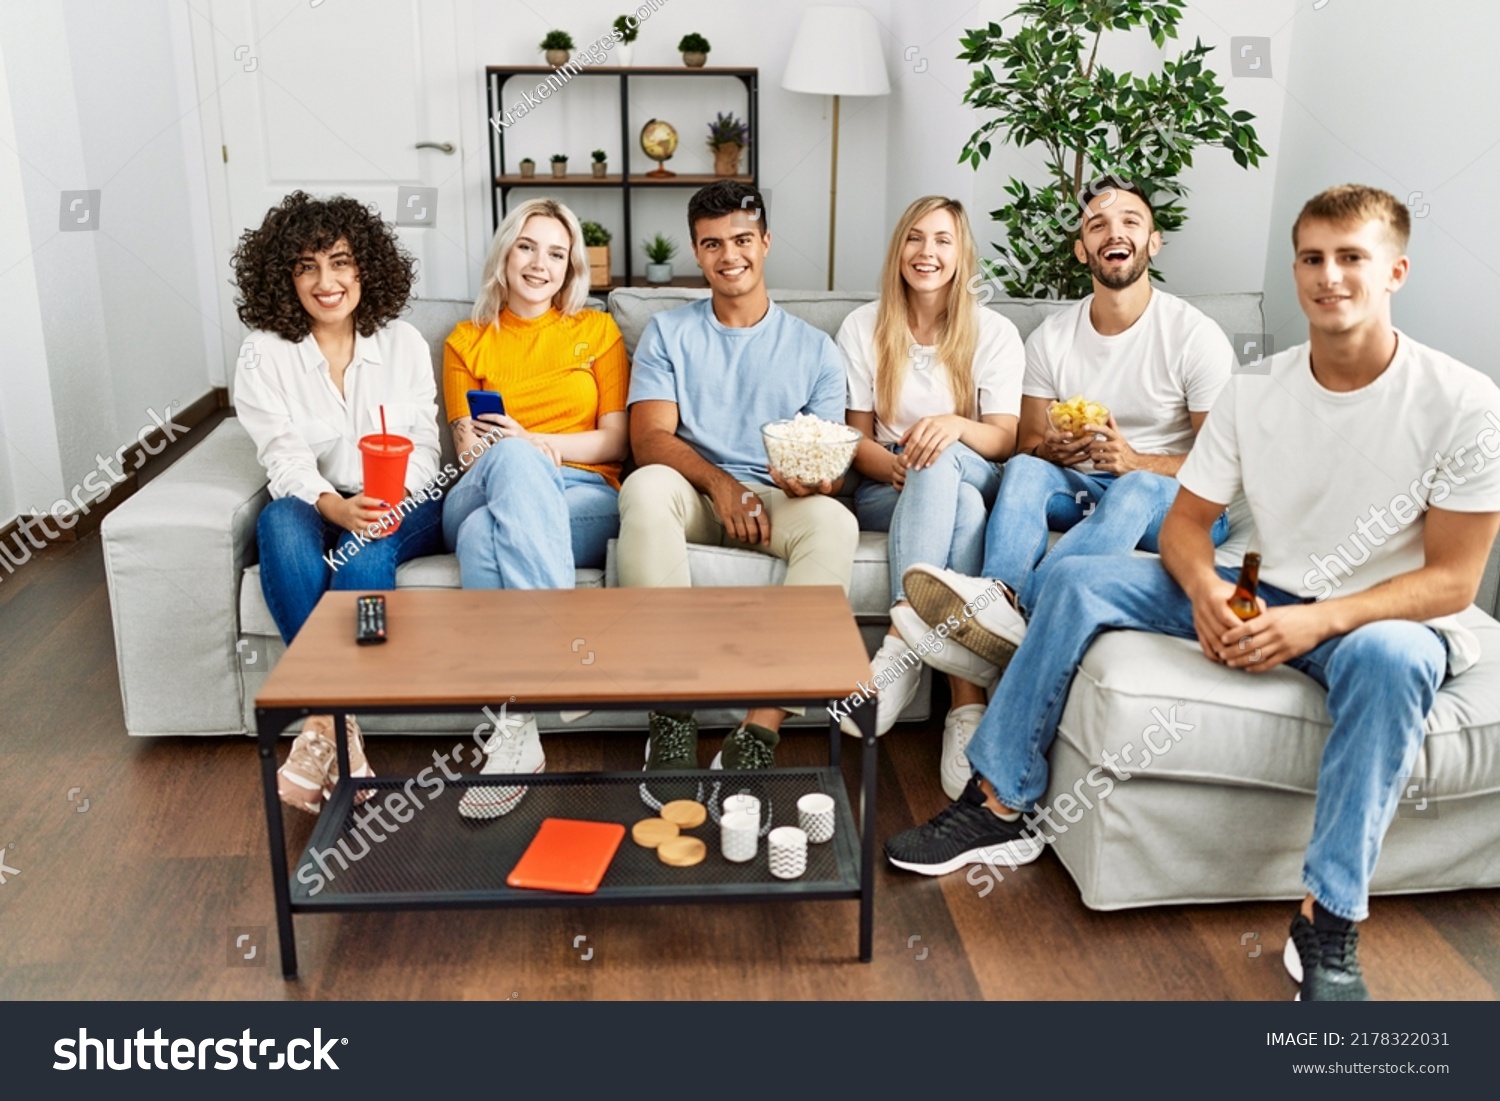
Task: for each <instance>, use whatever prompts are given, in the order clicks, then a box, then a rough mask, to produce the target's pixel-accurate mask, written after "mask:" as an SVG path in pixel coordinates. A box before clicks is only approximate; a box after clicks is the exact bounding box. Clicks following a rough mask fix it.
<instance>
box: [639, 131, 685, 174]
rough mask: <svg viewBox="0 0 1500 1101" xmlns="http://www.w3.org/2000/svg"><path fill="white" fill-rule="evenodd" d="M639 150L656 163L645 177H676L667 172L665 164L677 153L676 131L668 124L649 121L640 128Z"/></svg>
mask: <svg viewBox="0 0 1500 1101" xmlns="http://www.w3.org/2000/svg"><path fill="white" fill-rule="evenodd" d="M641 150H642V151H643V152H644V153H645V154H646V156H648V157H650V158H651V159H652V160H653V161H655V162H656V168H655V169H654V170H653V171H651V172H647V173H646V175H648V176H654V177H656V178H658V179H661V178H663V177H666V176H675V175H677V173H675V172H668V171H667V168H666V164H665V162H666V161H669V160H671V159H672V154H673V153H675V152H677V131H676V129H675V128H674V127H673V126H672V124H671V123H670V122H664V121H662V120H661V119H651V120H650V121H648V122H647V123H646V125H645V126H642V127H641Z"/></svg>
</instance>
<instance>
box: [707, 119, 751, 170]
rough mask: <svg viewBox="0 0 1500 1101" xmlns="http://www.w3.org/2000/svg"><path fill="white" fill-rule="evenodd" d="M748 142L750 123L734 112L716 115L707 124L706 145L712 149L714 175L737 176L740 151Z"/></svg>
mask: <svg viewBox="0 0 1500 1101" xmlns="http://www.w3.org/2000/svg"><path fill="white" fill-rule="evenodd" d="M749 144H750V125H749V124H748V123H746V122H745V121H744V120H743V119H737V118H735V117H734V113H733V112H730V113H729V114H727V115H718V116H716V117H715V118H714V121H713V122H711V123H709V124H708V147H709V148H710V149H712V150H713V151H714V175H716V176H737V175H739V172H740V151H741V150H742V149H744V148H745V146H747V145H749Z"/></svg>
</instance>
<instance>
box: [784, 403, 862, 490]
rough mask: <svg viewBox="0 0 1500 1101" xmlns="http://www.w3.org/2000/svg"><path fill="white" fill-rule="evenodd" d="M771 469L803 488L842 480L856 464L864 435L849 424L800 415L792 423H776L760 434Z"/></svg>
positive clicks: (790, 421)
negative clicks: (853, 464)
mask: <svg viewBox="0 0 1500 1101" xmlns="http://www.w3.org/2000/svg"><path fill="white" fill-rule="evenodd" d="M760 435H761V440H762V441H763V442H764V443H765V445H766V458H767V459H769V460H770V463H771V469H772V470H778V471H780V472H781V474H782V475H783V476H784V477H786V478H795V479H796V480H797V481H799V482H801V483H802V484H803V485H810V486H815V485H817V484H818V483H819V482H824V481H828V482H833V481H837V480H838V479H839V478H842V477H843V476H844V474H845V472H846V471H848V469H849V465H850V464H851V463H852V462H853V461H854V449H855V448H856V447H857V446H858V445H859V441H860V437H861V435H862V434H861V433H860V431H859V430H858V429H857V428H850V427H849V426H848V425H847V424H838V423H836V422H834V421H825V420H823V419H821V418H820V417H812V416H808V415H807V414H806V413H798V414H797V415H796V416H795V417H793V418H792V419H791V420H789V421H772V422H771V423H770V424H767V425H765V426H764V427H762V428H761V430H760Z"/></svg>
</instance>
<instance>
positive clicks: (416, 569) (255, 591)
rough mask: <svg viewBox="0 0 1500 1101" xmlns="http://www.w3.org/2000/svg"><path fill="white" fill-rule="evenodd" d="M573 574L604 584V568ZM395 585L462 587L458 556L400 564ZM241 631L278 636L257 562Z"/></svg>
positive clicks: (247, 585)
mask: <svg viewBox="0 0 1500 1101" xmlns="http://www.w3.org/2000/svg"><path fill="white" fill-rule="evenodd" d="M573 576H574V581H573V584H574V585H575V586H576V587H577V588H580V589H598V588H602V587H603V586H604V571H603V570H574V571H573ZM396 588H398V589H458V588H462V586H461V585H460V584H459V581H458V556H457V555H455V554H432V555H427V556H425V557H423V558H413V559H412V560H411V561H410V562H404V563H402V564H401V565H400V566H398V567H397V568H396ZM240 634H242V635H267V636H270V637H273V638H279V637H280V632H279V631H277V629H276V621H275V620H274V619H272V618H271V609H270V608H268V607H266V598H265V594H264V593H262V592H261V588H260V564H259V563H257V564H256V565H254V566H250V567H249V568H247V569H246V570H245V573H244V577H243V578H242V579H241V582H240Z"/></svg>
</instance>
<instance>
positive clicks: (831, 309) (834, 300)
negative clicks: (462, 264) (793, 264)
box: [609, 287, 1265, 356]
mask: <svg viewBox="0 0 1500 1101" xmlns="http://www.w3.org/2000/svg"><path fill="white" fill-rule="evenodd" d="M707 294H708V291H707V290H695V289H690V288H685V287H669V288H660V289H657V288H644V287H622V288H620V289H619V290H615V291H611V292H610V294H609V312H610V313H611V314H613V315H614V318H615V322H616V323H617V324H618V325H619V326H620V332H621V334H622V335H623V336H624V338H625V350H626V351H627V352H628V353H629V354H630V355H631V356H634V355H635V346H636V343H637V342H638V341H639V340H640V339H641V333H642V332H644V331H645V328H646V322H648V321H650V320H651V315H652V314H654V313H655V312H656V311H657V310H669V309H672V308H673V307H676V306H682V305H686V304H687V303H688V302H692V301H695V300H696V299H699V298H704V297H706V296H707ZM770 294H771V299H772V301H774V302H775V303H776V304H777V305H779V306H780V307H781V308H782V309H784V310H786V312H787V313H789V314H792V315H793V316H795V317H800V318H801V319H802V320H803V321H806V322H807V323H808V324H810V325H812V326H814V327H816V328H819V329H822V330H823V331H824V332H825V333H827V334H828V335H829V336H836V335H838V331H839V326H840V325H842V324H843V323H844V318H845V317H846V316H848V314H849V312H850V311H851V310H853V309H855V308H856V307H858V306H862V305H864V304H865V303H866V302H870V301H872V300H873V299H874V298H875V295H874V294H873V293H869V292H865V293H853V292H843V291H788V290H773V291H771V292H770ZM1182 298H1183V299H1184V301H1187V302H1189V303H1191V304H1192V305H1194V306H1196V307H1197V308H1198V309H1200V310H1202V311H1203V312H1204V314H1206V315H1207V316H1208V317H1210V318H1212V319H1213V320H1214V321H1215V322H1217V324H1218V326H1219V327H1220V328H1221V329H1223V330H1224V332H1225V334H1226V335H1227V336H1228V337H1229V338H1230V339H1231V340H1233V339H1234V337H1235V336H1237V335H1240V334H1246V333H1260V332H1262V331H1264V328H1265V322H1264V320H1263V317H1262V309H1261V295H1259V294H1249V293H1242V294H1188V295H1183V296H1182ZM1072 305H1073V303H1072V302H1068V301H1061V300H1058V299H1051V298H1001V299H995V300H994V301H992V302H990V303H989V306H988V308H989V309H992V310H994V311H995V312H996V313H998V314H1001V315H1003V316H1005V317H1008V318H1009V319H1010V320H1011V321H1012V322H1014V323H1015V326H1016V328H1017V329H1018V330H1020V333H1021V339H1022V340H1025V339H1026V337H1028V336H1030V335H1031V330H1032V329H1035V328H1036V327H1037V326H1038V325H1040V324H1041V323H1042V321H1043V320H1045V319H1046V318H1047V317H1048V316H1049V315H1050V314H1053V313H1056V312H1057V311H1058V310H1065V309H1068V308H1069V307H1071V306H1072Z"/></svg>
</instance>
